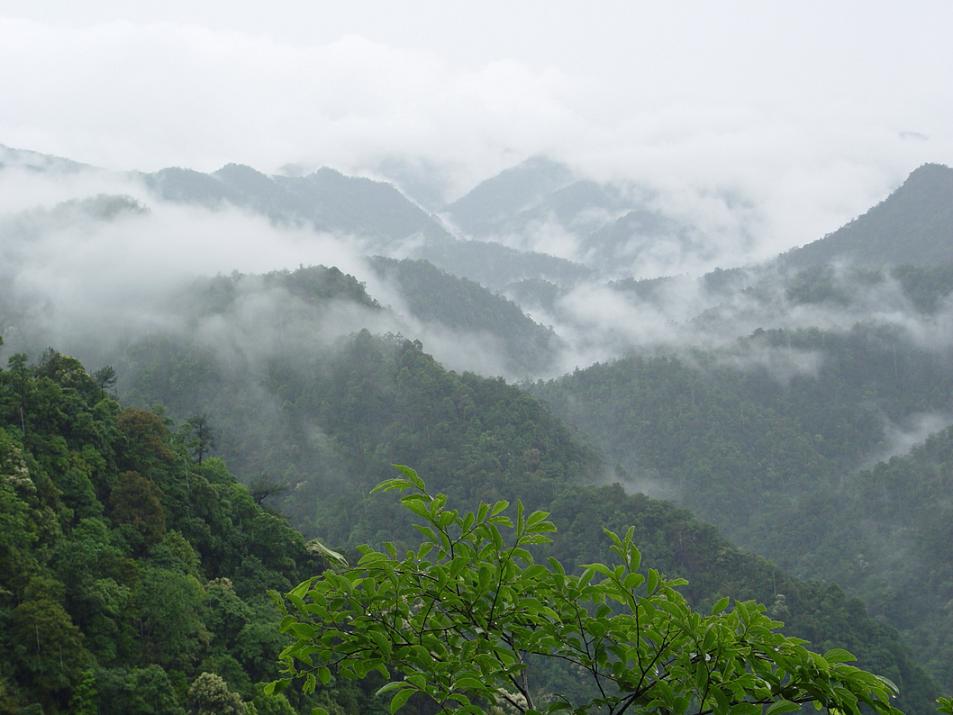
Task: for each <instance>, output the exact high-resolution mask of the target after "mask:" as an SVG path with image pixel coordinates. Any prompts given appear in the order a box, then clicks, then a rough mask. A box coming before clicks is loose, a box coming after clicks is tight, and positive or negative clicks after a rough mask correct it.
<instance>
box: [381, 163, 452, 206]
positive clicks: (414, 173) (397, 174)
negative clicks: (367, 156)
mask: <svg viewBox="0 0 953 715" xmlns="http://www.w3.org/2000/svg"><path fill="white" fill-rule="evenodd" d="M373 173H374V174H377V175H379V176H382V177H384V178H385V179H386V180H387V181H389V182H391V183H392V184H394V186H396V187H397V188H399V189H400V190H401V192H402V193H403V194H404V195H406V196H407V197H409V198H410V199H411V200H413V201H415V202H417V203H418V204H420V205H421V206H424V207H426V208H427V209H429V210H431V211H438V210H440V209H442V208H443V206H444V204H445V203H446V192H447V189H448V184H449V179H448V176H447V173H448V172H447V167H445V166H442V165H440V164H437V163H435V162H432V161H428V160H426V159H414V158H410V157H387V158H385V159H383V160H381V161H380V162H378V163H377V165H376V166H374V167H373Z"/></svg>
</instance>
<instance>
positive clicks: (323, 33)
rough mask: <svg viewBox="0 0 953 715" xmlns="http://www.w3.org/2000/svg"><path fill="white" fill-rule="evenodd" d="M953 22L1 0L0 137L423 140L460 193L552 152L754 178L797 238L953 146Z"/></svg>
mask: <svg viewBox="0 0 953 715" xmlns="http://www.w3.org/2000/svg"><path fill="white" fill-rule="evenodd" d="M196 5H198V6H200V7H194V6H196ZM951 27H953V3H951V2H948V1H947V0H938V1H936V2H905V3H902V4H901V3H896V2H871V1H870V0H867V1H866V2H837V3H831V2H798V3H780V2H777V3H775V2H717V3H715V2H705V3H701V2H697V3H693V2H685V3H677V4H676V3H661V2H658V3H652V4H649V3H643V2H631V1H630V2H598V3H596V2H554V1H549V2H542V1H540V2H513V1H512V0H511V1H509V2H496V1H489V0H481V2H478V3H477V2H468V3H464V2H456V1H453V0H439V1H424V2H414V3H410V2H366V1H359V2H354V1H350V0H349V1H348V2H335V3H329V2H324V3H314V2H281V1H272V2H268V3H260V2H256V3H250V2H249V3H237V2H224V1H217V0H215V1H211V2H202V3H196V2H182V1H179V0H165V1H164V2H161V3H158V2H137V3H128V2H120V1H118V0H116V1H111V2H110V1H99V2H97V1H89V2H82V3H77V2H70V1H69V0H63V1H61V2H53V1H50V2H44V1H42V0H32V1H31V2H29V3H27V2H5V1H4V0H0V97H2V100H0V143H2V144H7V145H9V146H14V147H20V148H30V149H35V150H37V151H42V152H49V153H55V154H60V155H65V156H69V157H71V158H74V159H78V160H82V161H86V162H90V163H94V164H98V165H102V166H106V167H110V168H142V169H154V168H158V167H161V166H165V165H184V166H191V167H195V168H199V169H206V170H209V169H214V168H217V167H218V166H220V165H222V164H224V163H226V162H229V161H240V162H244V163H249V164H252V165H255V166H257V167H259V168H262V169H265V170H274V169H276V168H277V167H279V166H281V165H282V164H285V163H287V162H307V163H314V164H331V165H336V166H339V167H341V168H345V169H347V168H352V169H358V168H367V167H368V166H371V165H372V164H373V163H374V162H375V161H377V160H378V159H379V158H381V157H382V156H385V155H388V154H395V155H409V156H417V157H423V158H426V159H429V160H431V161H435V162H438V163H441V164H444V165H446V167H447V168H448V169H449V170H450V172H451V173H450V176H451V178H452V179H453V181H454V186H453V188H454V189H456V190H457V191H459V190H461V189H463V188H464V187H466V186H467V185H468V184H469V183H470V182H472V181H474V180H476V179H477V178H480V177H482V176H485V175H487V174H489V173H491V172H493V171H495V170H497V169H499V168H501V167H503V166H505V165H507V164H509V163H512V162H513V161H515V160H518V159H520V158H523V157H525V156H527V155H530V154H535V153H547V154H551V155H554V156H557V157H559V158H562V159H564V160H567V161H569V162H571V163H573V164H574V165H576V166H577V167H580V168H582V169H583V170H585V171H587V172H590V173H593V174H595V175H598V176H626V177H630V178H635V179H640V180H646V181H651V182H652V183H655V184H658V185H662V186H665V185H672V186H682V185H686V184H688V185H691V186H693V187H695V188H700V189H703V190H719V191H726V190H727V191H732V192H739V194H740V195H741V196H743V197H744V198H745V199H747V200H751V201H753V202H756V203H757V204H758V205H759V206H762V207H763V209H764V211H765V212H766V213H767V214H768V215H770V216H772V217H773V219H772V221H770V222H769V223H770V224H771V225H770V226H767V227H766V230H768V231H775V232H779V236H778V238H777V242H778V243H779V244H782V245H783V244H786V243H787V244H789V243H792V242H802V241H805V240H809V239H811V238H815V237H817V236H816V235H814V234H816V233H817V232H823V231H826V230H832V229H833V228H835V227H836V225H837V223H838V222H839V221H841V220H843V219H845V218H849V217H851V216H853V215H855V214H856V213H857V212H859V211H861V210H863V209H864V208H866V207H867V206H868V205H869V204H870V202H872V201H874V200H876V199H878V198H880V197H881V196H882V195H883V194H884V192H886V191H887V190H889V189H890V188H892V187H893V186H895V185H896V184H897V183H898V182H899V181H900V180H901V179H902V178H903V176H904V175H905V174H906V173H908V172H909V171H910V170H911V169H912V168H914V167H915V166H917V165H918V164H920V163H923V162H924V161H939V162H944V163H953V81H951V77H953V49H951V47H950V28H951ZM806 215H809V218H806V217H805V216H806ZM785 227H787V228H785ZM782 234H783V235H782ZM798 236H801V237H802V238H801V241H797V240H796V239H797V237H798Z"/></svg>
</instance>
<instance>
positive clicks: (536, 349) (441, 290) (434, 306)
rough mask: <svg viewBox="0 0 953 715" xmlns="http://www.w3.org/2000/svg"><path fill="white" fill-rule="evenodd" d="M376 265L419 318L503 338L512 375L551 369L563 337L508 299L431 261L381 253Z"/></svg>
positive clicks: (374, 266) (502, 348)
mask: <svg viewBox="0 0 953 715" xmlns="http://www.w3.org/2000/svg"><path fill="white" fill-rule="evenodd" d="M372 266H373V268H374V269H375V270H376V271H377V272H378V274H379V275H380V277H381V278H383V279H385V280H388V281H392V282H395V283H396V284H397V286H398V287H399V289H400V295H401V297H402V298H403V300H404V302H405V304H406V308H407V310H408V311H409V312H410V313H411V315H413V316H414V317H415V318H417V319H419V320H422V321H425V322H434V323H438V324H440V325H443V326H445V327H446V328H447V329H448V330H461V331H463V332H467V333H474V334H476V335H478V336H485V339H486V340H488V341H499V343H500V345H499V350H500V351H501V352H502V353H504V354H505V355H506V356H507V360H508V364H507V365H506V368H507V372H508V373H509V374H512V375H524V376H527V377H528V376H533V375H538V374H540V373H545V372H548V371H549V370H550V369H551V367H552V365H553V362H554V359H555V357H556V353H557V352H558V350H559V347H560V346H559V339H558V338H557V337H556V335H555V334H554V333H553V331H552V330H550V329H547V328H544V327H543V326H541V325H539V324H537V323H535V322H533V321H532V320H531V319H530V318H528V317H527V316H526V315H525V314H524V313H523V312H522V311H521V310H520V309H519V308H518V307H517V306H516V305H515V304H514V303H512V302H510V301H509V300H507V299H506V298H503V297H502V296H500V295H496V294H493V293H490V292H489V291H488V290H487V289H486V288H484V287H483V286H481V285H480V284H479V283H475V282H473V281H470V280H467V279H466V278H457V277H455V276H452V275H450V274H448V273H445V272H443V271H441V270H440V269H439V268H436V267H434V266H433V265H431V264H430V263H428V262H427V261H420V260H418V261H411V260H407V259H405V260H402V261H397V260H393V259H389V258H383V257H378V258H375V259H374V260H373V261H372Z"/></svg>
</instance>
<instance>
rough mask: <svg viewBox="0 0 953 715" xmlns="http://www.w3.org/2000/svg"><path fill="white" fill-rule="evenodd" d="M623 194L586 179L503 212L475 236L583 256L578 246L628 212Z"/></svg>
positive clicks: (614, 188)
mask: <svg viewBox="0 0 953 715" xmlns="http://www.w3.org/2000/svg"><path fill="white" fill-rule="evenodd" d="M632 204H633V201H632V200H631V199H630V198H629V197H628V196H627V195H626V192H625V191H623V190H622V189H620V188H619V187H615V186H612V185H609V184H599V183H596V182H595V181H590V180H587V179H583V180H578V181H574V182H573V183H571V184H569V185H568V186H563V187H561V188H558V189H556V190H555V191H552V192H551V193H548V194H545V195H542V196H540V197H538V198H537V199H536V200H535V201H534V202H533V203H531V204H530V205H528V206H527V207H526V208H523V209H521V210H519V211H516V212H513V213H502V214H500V215H499V217H498V218H497V219H496V221H495V222H493V224H492V226H487V227H485V228H484V229H483V230H482V231H481V232H480V233H479V234H478V235H479V236H481V237H485V238H489V239H492V240H497V241H501V242H503V243H506V244H507V245H513V246H514V247H517V248H523V249H527V250H541V251H543V252H547V253H551V252H554V251H559V252H561V253H562V254H567V253H568V254H576V253H578V254H580V255H584V254H585V250H586V246H582V247H580V246H578V245H577V244H578V243H579V242H580V241H582V240H584V238H585V237H586V236H588V235H589V234H591V233H593V232H595V231H597V230H599V229H600V228H602V227H603V226H604V225H606V224H607V223H609V222H611V221H613V220H615V219H616V218H617V217H618V216H619V215H620V214H623V213H625V211H626V210H629V209H631V207H632Z"/></svg>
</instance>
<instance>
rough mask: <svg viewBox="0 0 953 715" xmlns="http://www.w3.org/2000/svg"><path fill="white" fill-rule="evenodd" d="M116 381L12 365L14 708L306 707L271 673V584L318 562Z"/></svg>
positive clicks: (48, 361)
mask: <svg viewBox="0 0 953 715" xmlns="http://www.w3.org/2000/svg"><path fill="white" fill-rule="evenodd" d="M110 379H111V375H110V374H109V373H99V374H97V375H96V376H95V377H91V376H90V375H88V374H87V373H86V371H85V370H84V369H83V367H82V366H81V365H80V364H79V363H78V362H77V361H76V360H73V359H72V358H68V357H65V356H62V355H59V354H57V353H53V352H49V353H47V354H45V355H44V356H43V358H42V359H41V360H40V361H39V362H38V363H37V364H36V365H33V366H31V365H29V364H27V363H26V361H25V359H24V358H23V356H14V357H13V358H11V359H10V365H9V368H8V369H5V370H0V523H2V525H3V528H2V529H0V649H2V652H3V656H2V658H0V710H2V711H3V712H17V713H42V712H46V713H59V712H71V713H94V712H95V713H117V714H119V713H123V714H127V713H142V714H145V713H159V712H161V713H170V714H174V713H182V714H183V715H184V713H186V712H187V709H188V711H189V712H194V711H195V710H196V709H198V708H201V707H202V703H203V702H204V699H207V698H209V697H211V698H216V697H218V698H221V700H222V701H223V702H226V703H238V704H240V703H241V702H242V701H243V700H244V701H246V702H247V703H249V704H251V703H254V704H255V705H256V706H258V709H257V711H258V712H267V713H290V712H294V711H295V710H294V709H293V708H292V706H291V704H290V703H289V702H288V700H287V699H285V698H284V697H274V698H268V697H266V696H265V695H264V694H263V693H262V692H261V690H260V685H257V684H260V683H261V682H262V681H267V680H270V679H272V678H274V677H275V675H276V664H275V659H276V656H277V653H278V651H279V650H280V649H281V647H282V645H283V638H282V637H281V636H280V635H279V634H278V631H277V626H278V621H279V620H280V614H279V612H278V611H277V610H276V609H275V607H274V604H273V603H272V602H271V601H270V599H269V598H268V596H267V593H266V591H267V589H279V590H287V589H288V588H290V587H291V586H293V585H294V584H296V583H297V582H298V581H300V580H301V579H303V578H305V577H306V576H309V575H311V574H313V573H315V572H316V571H317V570H319V569H320V568H321V562H320V560H319V559H318V558H317V557H316V556H315V555H313V554H312V553H310V552H309V550H308V548H307V546H306V544H305V542H304V539H303V538H302V537H301V535H300V534H299V533H298V532H296V531H295V530H293V529H292V528H290V527H289V526H288V525H287V524H286V523H285V521H284V520H283V519H282V518H281V517H278V516H276V515H275V514H273V513H271V512H268V511H266V510H264V509H262V508H261V507H260V506H258V505H257V504H256V503H255V501H254V500H253V499H252V497H251V495H250V494H249V493H248V491H247V489H246V488H245V487H243V486H241V485H239V484H238V483H237V482H236V480H235V479H234V478H233V477H232V476H231V475H230V474H229V472H228V471H227V470H226V468H225V466H224V465H223V464H222V462H221V461H220V460H218V459H207V460H204V461H201V460H200V461H195V460H194V459H192V458H191V457H190V454H191V453H192V450H193V448H194V446H195V433H194V432H192V431H190V430H189V429H178V430H173V429H172V426H171V425H170V423H169V422H168V421H167V420H166V419H165V418H163V417H162V416H161V415H158V414H155V413H152V412H144V411H142V410H137V409H129V408H122V407H120V405H119V404H117V403H116V402H115V400H113V399H112V398H111V397H109V395H108V394H107V393H106V392H104V389H103V387H104V385H108V384H109V380H110ZM202 673H212V674H213V676H201V677H200V675H201V674H202ZM296 704H297V705H300V706H304V705H305V701H303V700H300V699H299V700H296Z"/></svg>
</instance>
